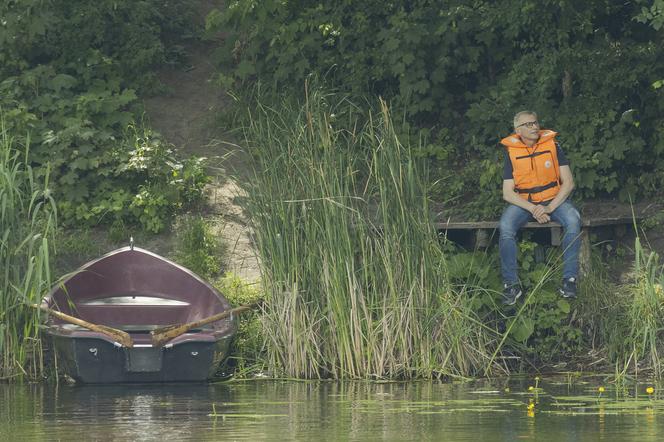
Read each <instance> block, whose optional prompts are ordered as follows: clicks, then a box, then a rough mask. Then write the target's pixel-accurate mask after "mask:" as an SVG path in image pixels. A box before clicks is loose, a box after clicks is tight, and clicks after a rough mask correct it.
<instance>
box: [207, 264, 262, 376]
mask: <svg viewBox="0 0 664 442" xmlns="http://www.w3.org/2000/svg"><path fill="white" fill-rule="evenodd" d="M215 285H216V286H217V288H218V289H219V290H220V291H221V292H222V293H223V294H224V296H225V297H226V299H228V300H229V302H230V303H231V304H232V305H233V306H236V307H237V306H240V305H248V304H251V303H253V302H256V301H258V300H260V299H261V298H262V297H263V292H262V290H261V289H260V286H258V285H257V284H248V283H247V282H246V281H243V280H242V278H240V277H239V276H237V275H234V274H232V273H227V274H225V275H224V276H223V278H221V279H220V280H219V281H218V282H217V283H216V284H215ZM264 345H265V337H264V335H263V327H262V324H261V321H260V316H259V314H258V313H257V312H246V313H244V314H243V315H242V316H241V318H240V320H239V324H238V332H237V334H236V335H235V340H234V351H233V355H232V356H231V358H232V361H233V362H234V364H235V367H236V372H237V373H238V374H240V375H247V374H251V373H253V372H260V371H261V370H262V367H261V366H260V361H261V360H263V359H264V358H265V355H264V350H265V348H264Z"/></svg>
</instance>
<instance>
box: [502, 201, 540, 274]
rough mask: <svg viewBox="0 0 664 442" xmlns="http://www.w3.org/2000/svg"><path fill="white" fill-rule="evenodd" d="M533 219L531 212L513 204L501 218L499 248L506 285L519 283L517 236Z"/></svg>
mask: <svg viewBox="0 0 664 442" xmlns="http://www.w3.org/2000/svg"><path fill="white" fill-rule="evenodd" d="M531 218H532V215H531V213H530V212H528V211H527V210H526V209H522V208H521V207H519V206H515V205H513V204H509V205H508V206H507V207H506V208H505V210H504V211H503V215H502V216H501V217H500V237H499V240H498V247H499V249H500V268H501V272H502V274H503V282H504V283H505V284H508V285H514V284H518V282H519V274H518V267H517V261H516V254H517V246H516V234H517V232H518V231H519V229H520V228H521V227H523V226H524V225H525V224H526V223H527V222H528V220H529V219H531Z"/></svg>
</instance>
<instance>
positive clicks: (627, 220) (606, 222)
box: [436, 217, 638, 230]
mask: <svg viewBox="0 0 664 442" xmlns="http://www.w3.org/2000/svg"><path fill="white" fill-rule="evenodd" d="M637 220H638V219H637ZM499 223H500V222H499V221H462V222H458V221H456V222H437V223H436V228H437V229H438V230H477V229H497V228H498V225H499ZM632 223H634V219H633V218H632V217H617V218H588V219H583V218H582V219H581V226H582V227H599V226H613V225H627V224H632ZM553 227H561V226H560V224H558V223H557V222H554V221H551V222H548V223H544V224H540V223H538V222H536V221H532V222H529V223H526V225H525V228H527V229H550V228H553Z"/></svg>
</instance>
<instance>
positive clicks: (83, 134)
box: [0, 0, 204, 231]
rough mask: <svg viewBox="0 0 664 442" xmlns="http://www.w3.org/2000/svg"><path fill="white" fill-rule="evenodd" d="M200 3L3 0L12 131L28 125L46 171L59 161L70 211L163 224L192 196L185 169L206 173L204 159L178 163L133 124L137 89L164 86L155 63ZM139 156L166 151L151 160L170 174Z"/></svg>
mask: <svg viewBox="0 0 664 442" xmlns="http://www.w3.org/2000/svg"><path fill="white" fill-rule="evenodd" d="M191 4H192V1H191V0H175V1H167V2H163V1H157V0H141V1H133V2H118V1H112V0H98V1H92V0H8V1H4V2H2V3H0V17H1V20H0V108H1V109H2V114H3V118H4V120H5V125H6V130H7V131H8V132H9V133H11V134H13V135H14V136H15V137H23V136H25V134H29V135H28V136H29V138H30V140H29V141H30V144H31V146H32V147H31V151H30V154H31V156H30V160H31V163H32V165H33V166H35V167H36V168H35V170H36V171H37V172H38V173H39V171H40V170H41V171H44V170H46V166H48V167H49V168H50V171H51V174H52V180H53V181H52V185H53V190H54V191H55V194H56V195H57V196H58V197H59V198H58V201H59V208H60V211H61V214H62V215H63V217H64V218H65V219H69V220H74V221H78V222H84V223H97V222H99V221H100V220H105V221H113V220H123V221H130V222H136V221H137V222H140V223H141V224H142V225H143V226H144V227H145V228H147V229H148V230H153V231H156V230H159V229H161V228H162V227H163V225H164V219H165V217H167V214H168V213H169V212H171V211H172V209H173V208H175V207H177V206H179V205H181V204H183V202H185V203H186V202H187V199H186V196H187V195H186V194H185V192H184V191H183V190H182V189H181V188H182V187H183V185H182V183H183V181H182V178H183V175H187V174H188V175H189V176H196V177H197V178H201V179H203V176H202V175H201V172H202V169H201V168H200V167H199V166H200V165H198V164H197V163H195V162H193V163H182V162H178V161H177V159H175V158H174V156H173V155H172V152H167V151H168V148H167V147H165V146H162V145H161V144H162V143H161V142H160V141H159V140H158V139H157V138H156V137H155V136H154V135H153V134H150V137H149V138H148V139H146V137H145V135H146V134H147V133H150V132H149V130H147V131H143V132H142V133H140V134H139V133H138V132H141V130H139V131H136V130H128V128H129V127H130V126H132V125H134V122H135V121H136V120H137V115H138V114H139V112H140V107H139V106H138V101H137V94H138V93H149V92H150V91H153V90H155V88H156V87H157V86H158V82H157V81H156V77H155V74H154V71H155V68H156V67H157V66H159V65H161V64H163V63H165V62H166V61H168V60H169V54H170V53H171V51H170V48H172V47H174V46H173V45H174V44H175V43H176V41H175V40H174V38H173V35H177V36H181V35H182V34H183V33H185V32H187V26H188V25H187V23H188V17H189V13H188V12H187V11H188V10H190V9H191ZM139 125H140V124H139ZM146 145H147V146H148V147H147V148H146ZM166 153H168V155H166ZM136 155H142V157H143V160H144V161H152V162H153V163H154V162H155V161H157V160H159V161H160V162H159V164H152V165H153V166H155V167H157V169H158V170H160V171H161V172H160V173H162V175H163V176H158V175H159V173H155V172H152V173H151V174H150V173H148V172H149V171H147V170H145V169H143V170H136V169H132V168H131V167H130V163H131V161H132V160H133V159H135V157H136ZM128 165H129V166H128ZM156 176H157V177H156ZM199 184H200V183H199ZM202 184H204V183H202ZM202 184H201V185H198V187H194V188H197V189H199V190H200V188H202Z"/></svg>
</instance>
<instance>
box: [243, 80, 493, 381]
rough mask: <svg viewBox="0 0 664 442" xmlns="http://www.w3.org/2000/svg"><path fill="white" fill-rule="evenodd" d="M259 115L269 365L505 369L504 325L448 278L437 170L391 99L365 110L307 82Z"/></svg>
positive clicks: (428, 373)
mask: <svg viewBox="0 0 664 442" xmlns="http://www.w3.org/2000/svg"><path fill="white" fill-rule="evenodd" d="M254 109H255V110H254V111H253V112H252V116H251V123H250V125H249V127H248V128H247V142H248V143H247V144H248V146H249V148H250V152H251V154H252V158H253V160H254V167H255V171H256V173H255V176H254V179H253V180H252V185H251V186H250V188H248V189H247V192H248V195H249V210H250V212H251V213H250V214H251V218H252V220H253V223H254V229H255V230H254V232H255V239H256V242H257V245H258V249H259V253H260V255H261V256H260V257H261V263H262V266H263V269H262V270H263V285H264V288H265V291H266V292H267V293H268V295H269V304H268V306H267V307H266V314H265V315H264V317H263V326H264V333H265V336H267V337H268V339H269V343H268V345H267V355H268V356H267V359H268V366H269V367H270V370H272V372H273V373H275V374H276V373H279V374H285V375H287V376H291V377H305V378H320V377H333V378H415V377H421V378H431V377H441V376H446V377H458V376H461V377H464V376H472V375H474V374H476V373H480V372H482V373H483V372H484V370H487V371H488V372H490V371H491V369H492V368H495V367H499V364H496V363H494V362H492V361H493V359H494V358H492V356H495V354H494V350H495V346H496V336H495V333H494V332H493V331H492V330H490V329H488V328H487V327H485V326H484V325H483V324H482V323H481V321H479V320H478V319H477V318H476V317H475V315H474V313H473V312H472V311H471V309H470V307H469V305H470V302H469V298H467V297H465V296H461V295H460V294H459V293H458V292H457V291H455V290H453V288H452V286H451V285H450V284H449V282H448V281H447V278H446V277H445V273H446V272H445V255H444V254H443V252H442V250H441V247H440V243H439V241H438V237H437V232H436V230H435V228H434V227H433V224H432V222H431V219H430V212H429V205H428V197H427V180H426V176H427V174H426V170H425V169H424V168H423V167H422V166H421V165H420V164H419V163H418V161H416V159H415V157H414V156H413V154H412V152H411V149H410V148H409V147H408V146H405V145H403V144H402V143H401V142H400V139H399V137H398V136H397V131H396V130H395V128H394V126H393V122H392V118H391V116H390V113H389V109H388V106H387V105H386V104H385V103H384V102H380V104H379V109H378V112H375V113H372V112H369V113H363V112H361V111H360V110H359V109H358V108H357V107H356V106H355V105H354V104H353V103H351V102H349V101H348V100H347V99H345V98H344V97H339V96H337V95H335V94H326V93H325V92H323V91H322V90H320V89H316V88H307V89H306V96H305V100H304V102H303V103H297V102H292V101H284V102H282V103H279V104H278V105H277V106H274V107H271V106H267V105H265V104H263V103H261V102H260V101H258V102H257V103H256V105H255V107H254Z"/></svg>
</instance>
